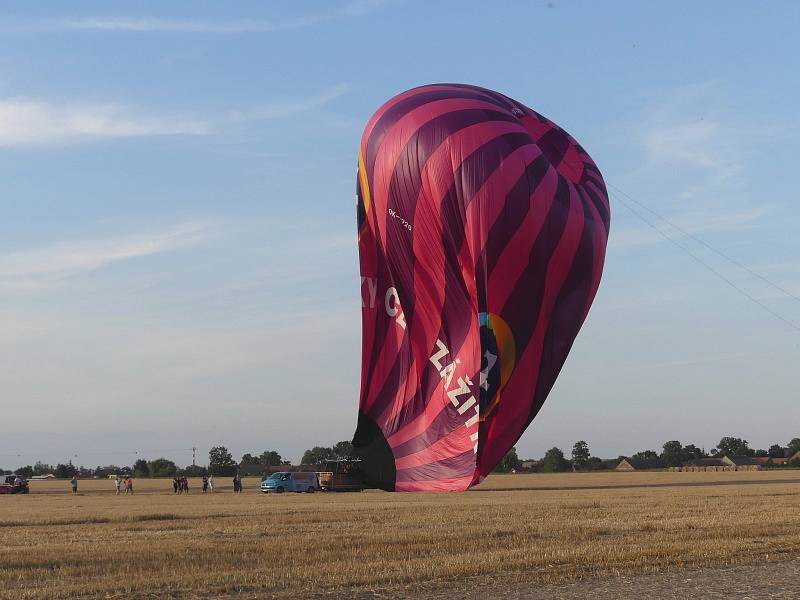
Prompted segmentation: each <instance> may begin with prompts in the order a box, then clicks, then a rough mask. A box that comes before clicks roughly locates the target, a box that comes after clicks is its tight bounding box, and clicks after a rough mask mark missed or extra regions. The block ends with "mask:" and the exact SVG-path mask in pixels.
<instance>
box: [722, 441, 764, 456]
mask: <svg viewBox="0 0 800 600" xmlns="http://www.w3.org/2000/svg"><path fill="white" fill-rule="evenodd" d="M717 450H719V454H725V455H726V456H753V455H754V454H755V452H754V451H753V450H752V449H751V448H750V446H749V445H748V442H747V440H743V439H742V438H735V437H724V438H722V439H721V440H720V441H719V444H717Z"/></svg>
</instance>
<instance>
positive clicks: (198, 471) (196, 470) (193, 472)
mask: <svg viewBox="0 0 800 600" xmlns="http://www.w3.org/2000/svg"><path fill="white" fill-rule="evenodd" d="M183 474H184V475H186V477H202V476H203V475H208V469H206V468H205V467H201V466H200V465H189V466H188V467H186V468H185V469H183Z"/></svg>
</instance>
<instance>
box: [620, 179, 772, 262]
mask: <svg viewBox="0 0 800 600" xmlns="http://www.w3.org/2000/svg"><path fill="white" fill-rule="evenodd" d="M611 201H612V203H618V201H619V202H621V199H620V198H619V196H617V195H615V194H614V193H613V192H612V193H611ZM626 203H628V202H627V201H626ZM633 208H634V209H635V210H636V211H637V212H638V213H640V214H642V215H644V216H645V217H646V218H647V220H648V221H650V222H651V223H653V224H654V225H655V226H656V227H657V228H658V229H659V230H661V231H663V232H664V234H666V235H667V236H669V237H670V238H672V239H681V238H685V237H686V233H689V234H691V235H695V236H696V235H700V234H703V233H712V232H713V233H720V232H723V231H737V230H740V229H743V228H745V227H748V226H753V225H754V224H755V223H757V222H758V221H760V220H761V219H762V218H763V217H765V216H767V215H769V214H770V213H772V212H773V208H774V207H772V206H768V205H762V206H755V207H750V208H743V209H741V210H728V211H726V212H723V213H718V212H713V211H707V212H706V211H702V212H700V211H686V212H684V213H682V214H680V215H678V216H673V217H671V218H670V221H672V222H673V223H675V224H676V225H678V227H680V228H681V229H682V230H683V232H686V233H683V232H681V231H679V230H677V229H675V228H674V227H671V226H670V225H668V224H667V223H665V222H663V221H661V220H660V219H658V218H657V217H655V216H653V215H652V214H649V213H648V212H647V211H646V210H644V209H642V208H640V207H638V206H636V205H633ZM620 210H623V211H624V210H625V209H624V208H622V207H621V208H620ZM665 241H666V240H665V239H664V237H663V236H661V235H660V234H659V233H658V232H657V231H654V230H653V229H652V228H651V227H648V226H645V225H643V226H641V227H638V226H637V227H627V228H622V229H615V230H613V231H612V234H611V236H610V237H609V240H608V243H609V247H611V248H630V247H634V246H643V245H648V244H660V243H662V242H665Z"/></svg>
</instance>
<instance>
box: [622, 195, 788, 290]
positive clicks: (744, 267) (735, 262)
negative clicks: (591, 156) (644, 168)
mask: <svg viewBox="0 0 800 600" xmlns="http://www.w3.org/2000/svg"><path fill="white" fill-rule="evenodd" d="M606 185H607V186H608V187H610V188H613V189H614V190H615V191H616V192H617V193H618V194H621V195H622V196H625V198H627V199H628V200H630V201H631V202H633V203H634V204H636V205H637V206H639V207H641V208H643V209H644V210H646V211H647V212H649V213H650V214H652V215H655V216H656V217H657V218H658V219H660V220H661V221H663V222H664V223H666V224H667V225H669V226H670V227H672V228H673V229H675V230H677V231H679V232H680V233H681V234H682V235H685V236H686V237H688V238H689V239H691V240H694V241H695V242H697V243H698V244H700V245H702V246H704V247H705V248H707V249H709V250H711V252H713V253H714V254H716V255H717V256H721V257H722V258H724V259H725V260H727V261H728V262H729V263H731V264H732V265H735V266H737V267H739V268H740V269H742V270H744V271H746V272H747V273H749V274H750V275H752V276H753V277H757V278H758V279H760V280H761V281H763V282H764V283H766V284H767V285H769V286H771V287H772V288H774V289H776V290H778V291H779V292H781V293H782V294H784V295H785V296H787V297H788V298H792V299H794V300H797V301H798V302H800V296H797V295H796V294H793V293H792V292H791V291H789V290H787V289H786V288H784V287H783V286H781V285H778V284H777V283H775V282H774V281H772V280H770V279H768V278H767V277H765V276H764V275H762V274H761V273H759V272H758V271H755V270H754V269H751V268H750V267H748V266H747V265H745V264H743V263H741V262H740V261H738V260H736V259H735V258H733V257H731V256H728V255H727V254H725V253H724V252H723V251H722V250H719V249H717V248H715V247H714V246H712V245H711V244H709V243H708V242H706V241H705V240H704V239H702V238H700V237H698V236H696V235H694V234H693V233H691V232H689V231H686V230H685V229H684V228H683V227H681V226H680V225H678V224H677V223H675V222H674V221H671V220H670V219H668V218H667V217H665V216H663V215H661V214H659V213H657V212H656V211H655V210H653V209H652V208H650V207H649V206H647V205H646V204H644V203H643V202H639V201H638V200H637V199H636V198H634V197H632V196H631V195H629V194H626V193H625V192H624V191H623V190H621V189H619V188H618V187H617V186H615V185H613V184H610V183H606Z"/></svg>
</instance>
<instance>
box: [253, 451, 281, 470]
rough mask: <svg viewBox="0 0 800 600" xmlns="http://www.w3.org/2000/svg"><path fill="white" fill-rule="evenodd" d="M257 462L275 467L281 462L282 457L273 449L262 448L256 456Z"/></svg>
mask: <svg viewBox="0 0 800 600" xmlns="http://www.w3.org/2000/svg"><path fill="white" fill-rule="evenodd" d="M258 462H259V464H262V465H264V466H265V467H277V466H278V465H280V464H282V463H283V459H282V458H281V455H280V454H278V453H277V452H275V450H264V452H262V453H261V455H260V456H259V457H258Z"/></svg>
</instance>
